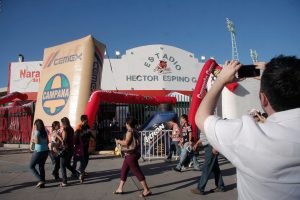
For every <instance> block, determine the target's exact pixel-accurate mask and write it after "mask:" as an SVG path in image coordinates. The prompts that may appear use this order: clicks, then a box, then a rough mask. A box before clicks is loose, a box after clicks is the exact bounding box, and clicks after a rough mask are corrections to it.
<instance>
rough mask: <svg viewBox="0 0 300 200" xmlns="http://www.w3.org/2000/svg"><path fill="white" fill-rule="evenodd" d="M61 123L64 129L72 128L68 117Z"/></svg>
mask: <svg viewBox="0 0 300 200" xmlns="http://www.w3.org/2000/svg"><path fill="white" fill-rule="evenodd" d="M60 121H61V123H62V125H63V126H64V129H65V128H69V127H71V125H70V120H69V119H68V118H67V117H63V118H62V119H61V120H60Z"/></svg>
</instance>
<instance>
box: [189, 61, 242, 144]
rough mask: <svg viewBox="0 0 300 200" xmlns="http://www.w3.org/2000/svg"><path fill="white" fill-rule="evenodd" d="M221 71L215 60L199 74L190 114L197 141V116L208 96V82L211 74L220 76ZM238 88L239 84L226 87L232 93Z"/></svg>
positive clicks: (204, 66) (208, 62)
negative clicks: (200, 106)
mask: <svg viewBox="0 0 300 200" xmlns="http://www.w3.org/2000/svg"><path fill="white" fill-rule="evenodd" d="M221 70H222V67H221V66H219V65H218V63H217V62H216V61H215V60H214V59H209V60H208V61H207V62H206V63H205V64H204V65H203V68H202V70H201V72H200V74H199V77H198V82H197V84H196V87H195V90H194V93H193V96H192V102H191V105H190V112H189V121H190V123H191V126H192V130H193V136H194V139H195V140H196V139H197V138H198V136H197V130H198V128H197V126H196V123H195V115H196V112H197V109H198V107H199V105H200V104H201V102H202V99H203V98H204V97H205V95H206V88H207V81H208V79H209V77H210V75H211V74H213V75H214V76H218V74H219V73H220V71H221ZM237 86H238V84H237V83H231V84H227V85H226V87H227V88H228V89H229V90H230V91H231V92H233V91H234V90H235V88H236V87H237Z"/></svg>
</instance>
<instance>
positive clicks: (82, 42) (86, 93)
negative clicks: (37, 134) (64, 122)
mask: <svg viewBox="0 0 300 200" xmlns="http://www.w3.org/2000/svg"><path fill="white" fill-rule="evenodd" d="M104 51H105V45H104V44H102V43H100V42H98V41H96V40H95V39H94V38H93V37H92V36H87V37H84V38H82V39H79V40H75V41H72V42H68V43H65V44H61V45H58V46H54V47H50V48H46V49H45V50H44V59H43V70H42V73H41V79H40V85H39V90H38V96H37V103H36V111H35V119H38V118H39V119H42V120H43V121H44V123H45V125H46V126H51V124H52V122H53V121H60V119H61V118H63V117H68V118H69V119H70V122H71V125H72V126H75V125H76V124H77V123H78V122H79V121H80V116H81V115H82V114H84V112H85V107H86V105H87V102H88V99H89V97H90V95H91V93H92V92H93V91H94V90H96V89H99V88H100V83H101V75H102V67H103V58H104Z"/></svg>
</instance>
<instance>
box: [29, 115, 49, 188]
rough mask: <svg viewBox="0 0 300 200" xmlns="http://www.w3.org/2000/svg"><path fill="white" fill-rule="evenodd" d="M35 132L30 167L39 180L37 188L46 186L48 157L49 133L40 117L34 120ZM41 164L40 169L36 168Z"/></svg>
mask: <svg viewBox="0 0 300 200" xmlns="http://www.w3.org/2000/svg"><path fill="white" fill-rule="evenodd" d="M34 127H35V132H34V136H33V138H32V140H31V142H32V143H34V152H33V154H32V157H31V161H30V169H31V171H32V173H33V175H34V176H35V177H36V178H37V179H38V180H39V182H38V184H37V185H36V187H37V188H44V187H45V163H46V160H47V157H48V134H47V131H46V129H45V126H44V122H43V121H42V120H40V119H37V120H35V122H34ZM36 165H38V166H39V171H38V170H37V169H36Z"/></svg>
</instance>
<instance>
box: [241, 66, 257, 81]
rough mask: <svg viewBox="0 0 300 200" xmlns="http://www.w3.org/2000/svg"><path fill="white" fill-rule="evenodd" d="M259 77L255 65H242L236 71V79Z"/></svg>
mask: <svg viewBox="0 0 300 200" xmlns="http://www.w3.org/2000/svg"><path fill="white" fill-rule="evenodd" d="M258 76H260V70H259V69H257V66H256V65H242V67H241V68H240V69H239V70H238V78H250V77H258Z"/></svg>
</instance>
